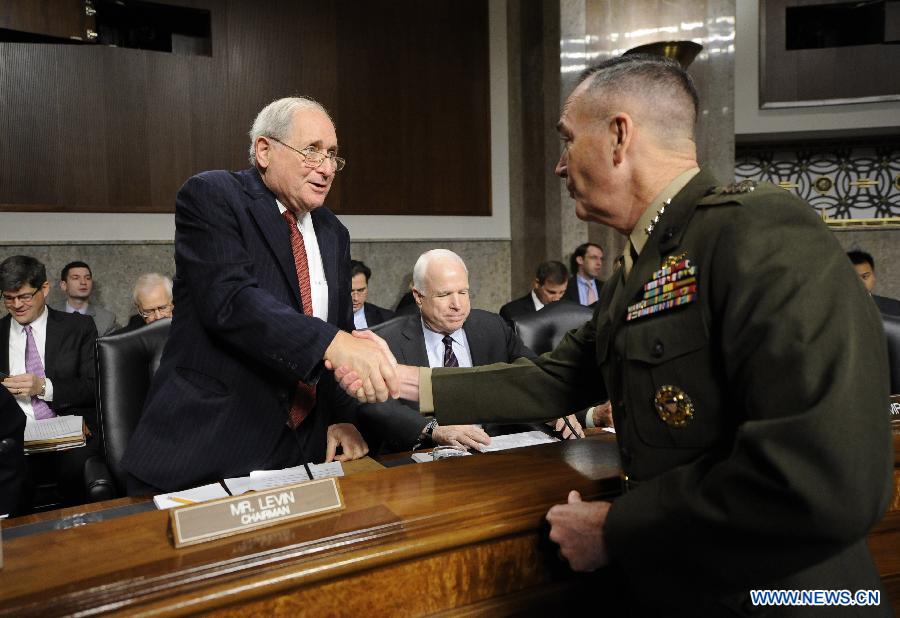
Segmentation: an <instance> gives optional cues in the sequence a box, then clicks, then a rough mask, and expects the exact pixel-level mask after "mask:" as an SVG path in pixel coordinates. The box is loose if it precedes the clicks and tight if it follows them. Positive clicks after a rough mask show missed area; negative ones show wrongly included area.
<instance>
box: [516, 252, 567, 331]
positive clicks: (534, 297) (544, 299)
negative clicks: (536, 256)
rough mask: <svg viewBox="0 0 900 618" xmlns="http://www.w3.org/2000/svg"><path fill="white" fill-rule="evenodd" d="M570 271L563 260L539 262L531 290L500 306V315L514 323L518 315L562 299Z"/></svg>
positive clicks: (538, 309) (535, 310) (533, 311)
mask: <svg viewBox="0 0 900 618" xmlns="http://www.w3.org/2000/svg"><path fill="white" fill-rule="evenodd" d="M568 279H569V271H567V270H566V266H565V264H563V263H562V262H556V261H550V262H541V263H540V264H538V267H537V273H535V276H534V281H533V282H532V283H531V291H530V292H529V293H528V294H526V295H525V296H523V297H522V298H517V299H516V300H512V301H510V302H508V303H506V304H505V305H503V306H502V307H501V308H500V315H501V316H503V318H504V319H505V320H506V321H507V322H509V323H510V324H512V322H513V321H515V319H516V318H517V317H520V316H523V315H529V314H531V313H535V312H537V311H540V310H541V309H543V308H544V305H549V304H550V303H553V302H556V301H558V300H560V299H561V298H562V297H563V295H564V294H565V293H566V287H567V285H568Z"/></svg>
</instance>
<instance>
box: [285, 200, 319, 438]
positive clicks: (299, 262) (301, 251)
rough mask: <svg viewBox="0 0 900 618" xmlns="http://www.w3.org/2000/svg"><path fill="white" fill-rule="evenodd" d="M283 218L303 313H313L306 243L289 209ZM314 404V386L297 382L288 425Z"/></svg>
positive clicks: (294, 425)
mask: <svg viewBox="0 0 900 618" xmlns="http://www.w3.org/2000/svg"><path fill="white" fill-rule="evenodd" d="M283 215H284V219H285V221H287V224H288V228H290V234H291V251H293V253H294V267H295V268H296V269H297V281H298V282H299V283H300V299H301V300H302V301H303V313H304V314H306V315H312V314H313V307H312V286H311V285H310V283H309V262H308V261H307V260H306V245H304V244H303V236H302V235H301V234H300V230H299V229H297V217H296V215H294V213H292V212H291V211H290V210H285V211H284V213H283ZM314 405H316V387H315V386H310V385H309V384H307V383H306V382H303V381H300V382H297V390H296V391H294V399H293V401H292V402H291V412H290V416H289V417H288V426H289V427H290V428H291V429H293V428H295V427H296V426H297V425H299V424H300V423H302V422H303V419H305V418H306V416H307V415H308V414H309V413H310V412H311V411H312V409H313V406H314Z"/></svg>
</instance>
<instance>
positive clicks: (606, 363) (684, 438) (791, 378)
mask: <svg viewBox="0 0 900 618" xmlns="http://www.w3.org/2000/svg"><path fill="white" fill-rule="evenodd" d="M697 108H698V105H697V95H696V91H695V90H694V88H693V85H692V83H691V80H690V77H689V76H688V75H687V74H686V73H685V72H684V71H683V70H682V69H681V68H680V67H679V66H678V65H677V64H676V63H674V62H671V61H667V60H664V59H660V58H656V57H650V56H638V55H635V56H625V57H621V58H615V59H611V60H609V61H606V62H604V63H603V64H600V65H598V66H597V67H595V68H593V69H591V70H589V71H588V72H587V73H586V74H585V76H584V78H583V80H582V81H581V82H580V84H579V85H578V86H577V88H576V89H575V90H574V92H573V93H572V95H571V96H570V97H569V99H568V101H567V102H566V104H565V107H564V108H563V112H562V117H561V119H560V122H559V125H558V128H559V131H560V133H561V134H562V137H563V140H564V150H563V153H562V156H561V158H560V161H559V163H558V165H557V168H556V172H557V174H558V175H559V176H560V177H561V178H563V179H565V181H566V185H567V187H568V189H569V192H570V194H571V195H572V197H573V198H574V199H575V202H576V212H577V214H578V216H579V218H581V219H583V220H586V221H594V222H597V223H602V224H605V225H608V226H611V227H613V228H615V229H616V230H618V231H620V232H621V233H623V234H625V235H626V236H627V237H628V239H629V242H628V243H627V245H626V247H627V248H626V251H625V255H624V258H623V259H622V261H621V262H622V265H621V266H620V267H619V268H618V269H617V270H616V271H615V273H614V274H613V276H612V277H611V278H610V280H609V282H608V283H607V284H606V285H605V286H604V289H603V293H602V294H601V295H600V298H601V300H600V306H599V307H598V309H597V311H596V312H595V313H594V317H593V319H592V320H591V321H590V322H589V323H587V324H586V325H585V326H584V327H582V328H580V329H578V330H577V331H572V332H571V333H569V334H568V335H567V336H566V338H565V339H564V340H563V341H562V343H561V344H560V345H559V346H558V347H557V348H556V350H554V351H553V352H551V353H549V354H547V355H544V356H542V357H541V358H540V359H538V360H537V361H535V362H534V363H523V362H522V361H520V362H519V363H517V364H516V365H495V366H490V367H482V368H479V370H478V371H477V373H472V370H466V369H435V370H433V373H432V370H429V369H422V370H408V369H407V368H403V367H401V368H400V373H401V377H402V380H403V386H402V388H401V396H402V397H404V398H408V399H413V398H414V397H415V395H416V394H420V407H421V409H422V410H423V411H430V410H432V409H433V410H434V411H435V413H436V416H437V418H438V419H439V420H440V422H442V423H448V424H455V423H470V422H487V421H503V420H512V419H516V420H525V418H523V417H525V416H527V417H528V418H538V417H544V416H546V415H549V414H553V413H554V411H556V413H560V414H561V413H562V412H563V411H565V410H570V409H577V408H581V407H585V406H587V405H590V404H591V403H592V402H595V401H598V400H599V399H600V398H601V397H602V396H603V395H604V393H603V390H604V384H605V385H606V386H607V387H608V391H609V396H610V399H611V401H612V404H613V415H614V419H615V426H616V431H617V439H618V442H619V448H620V455H621V462H622V467H623V470H624V473H625V475H626V483H625V485H626V492H625V493H624V494H623V495H622V496H621V497H619V498H618V499H616V500H615V502H613V503H609V502H584V501H582V500H581V497H580V496H579V495H578V493H577V492H570V494H569V496H568V503H567V504H562V505H557V506H555V507H553V508H552V509H551V510H550V511H549V513H548V514H547V519H548V521H549V522H550V524H551V532H550V538H551V539H552V540H553V541H555V542H556V543H558V544H559V551H560V555H561V556H562V557H564V558H565V559H566V560H568V562H569V564H570V565H571V566H572V568H573V569H575V570H578V571H593V570H596V569H599V568H600V567H605V566H609V567H610V569H608V570H605V571H603V572H604V573H606V574H608V575H610V576H612V575H615V574H618V575H619V576H621V577H622V578H623V579H624V581H625V583H626V585H625V586H624V587H623V588H622V589H621V598H620V599H619V601H620V603H622V604H623V605H626V606H628V607H629V608H630V609H631V610H632V611H633V612H634V613H636V614H641V615H644V614H651V615H657V614H658V615H691V616H712V615H716V616H718V615H742V614H743V613H745V612H747V611H751V610H752V609H753V608H752V601H751V599H750V598H749V591H750V590H753V589H779V590H806V589H817V590H822V589H825V590H829V589H835V590H844V589H846V590H850V591H856V590H860V589H877V588H879V587H880V580H879V578H878V575H877V572H876V571H875V568H874V566H873V564H872V559H871V556H870V555H869V552H868V549H867V548H866V545H865V535H866V533H867V531H868V530H869V528H870V526H872V524H873V523H875V522H876V521H878V520H879V518H880V517H881V515H882V514H883V512H884V509H885V508H886V505H887V501H888V498H889V496H890V491H891V486H890V476H891V455H890V432H889V427H888V415H887V410H886V408H887V401H888V383H887V360H886V354H885V343H884V339H883V334H882V332H881V326H880V320H879V318H878V315H877V312H876V310H875V306H874V304H873V303H872V302H871V301H869V300H868V299H867V298H865V293H864V291H863V289H862V286H860V285H858V284H856V283H855V282H854V279H853V278H854V277H855V276H856V275H855V273H854V272H853V270H852V269H851V268H850V265H849V263H848V262H847V259H846V258H845V257H844V254H843V252H842V251H841V248H840V246H839V245H838V243H837V241H836V240H835V239H834V238H833V236H832V234H831V233H830V232H829V230H828V229H827V228H826V227H825V226H824V225H823V224H822V223H821V221H819V220H818V217H817V216H816V213H815V212H814V211H813V210H812V209H811V208H809V207H808V205H806V204H805V203H803V202H802V201H800V200H798V199H797V198H795V197H793V196H792V195H790V194H789V193H788V192H786V191H783V190H781V189H779V188H777V187H774V186H771V185H760V186H756V185H755V184H753V183H751V182H747V183H741V184H739V185H733V186H729V187H724V188H723V187H720V186H717V183H716V181H715V179H714V178H713V177H712V176H711V175H710V174H709V173H708V172H706V171H703V170H700V169H699V168H698V165H697V162H696V154H695V142H694V137H693V134H694V127H695V122H696V118H697ZM601 376H602V379H601ZM339 377H341V378H343V382H344V385H345V387H348V388H352V387H353V386H354V376H353V375H352V373H347V372H345V371H343V370H341V371H339ZM759 609H762V608H757V610H759ZM809 609H812V610H818V609H820V608H800V607H769V608H768V610H769V611H771V610H775V611H776V615H784V614H785V613H787V614H789V615H797V614H798V613H802V612H803V611H804V610H807V611H808V610H809ZM860 609H861V608H860ZM866 610H867V611H871V612H872V613H874V614H875V615H890V607H889V601H888V599H887V597H886V596H884V595H882V600H881V606H880V607H871V608H866ZM778 612H781V613H778ZM766 615H771V614H769V613H766ZM866 615H870V614H866Z"/></svg>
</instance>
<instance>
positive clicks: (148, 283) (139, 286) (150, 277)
mask: <svg viewBox="0 0 900 618" xmlns="http://www.w3.org/2000/svg"><path fill="white" fill-rule="evenodd" d="M158 285H161V286H163V287H164V288H166V294H168V295H169V300H170V301H171V300H172V280H171V279H169V278H168V277H166V276H165V275H161V274H159V273H144V274H143V275H141V276H140V277H138V278H137V281H135V282H134V291H133V292H132V293H131V300H132V301H134V306H135V307H137V306H138V295H139V294H140V293H141V292H143V291H144V290H149V289H150V288H155V287H156V286H158Z"/></svg>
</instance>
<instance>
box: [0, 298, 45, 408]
mask: <svg viewBox="0 0 900 618" xmlns="http://www.w3.org/2000/svg"><path fill="white" fill-rule="evenodd" d="M47 313H48V312H47V307H44V310H43V311H42V312H41V315H39V316H38V317H37V318H35V319H34V321H33V322H32V323H31V334H32V336H34V344H35V345H36V346H37V351H38V356H40V357H41V364H42V365H44V370H45V371H46V369H47V360H46V356H45V355H44V349H45V348H46V345H47ZM25 341H26V336H25V327H24V326H23V325H21V324H19V323H18V322H16V321H15V320H13V319H12V318H10V320H9V375H13V376H16V375H21V374H23V373H25ZM45 380H46V382H45V387H44V396H43V397H41V399H43V400H44V401H53V384H52V383H51V382H50V379H49V378H45ZM15 397H16V403H18V404H19V407H20V408H22V411H23V412H25V416H27V417H28V420H29V421H33V420H34V409H33V408H32V407H31V396H30V395H16V396H15Z"/></svg>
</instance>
